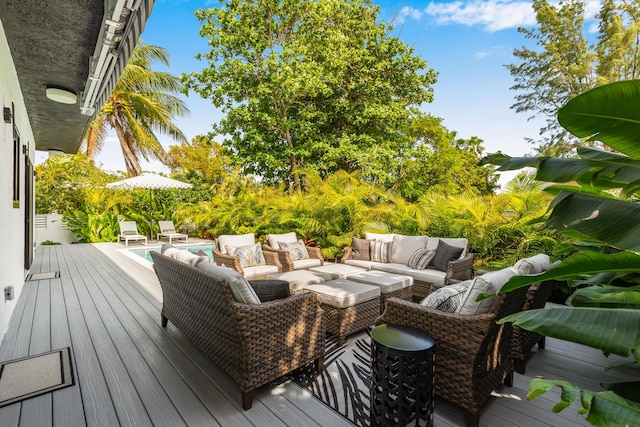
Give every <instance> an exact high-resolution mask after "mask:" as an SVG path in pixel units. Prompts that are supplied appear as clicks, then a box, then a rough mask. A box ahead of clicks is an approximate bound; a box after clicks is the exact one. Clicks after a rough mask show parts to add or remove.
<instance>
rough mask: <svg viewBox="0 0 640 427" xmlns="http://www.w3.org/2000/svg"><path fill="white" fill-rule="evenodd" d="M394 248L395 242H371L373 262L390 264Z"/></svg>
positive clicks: (370, 249)
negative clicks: (392, 248)
mask: <svg viewBox="0 0 640 427" xmlns="http://www.w3.org/2000/svg"><path fill="white" fill-rule="evenodd" d="M392 246H393V242H370V243H369V251H370V252H371V261H374V262H389V255H390V254H391V247H392Z"/></svg>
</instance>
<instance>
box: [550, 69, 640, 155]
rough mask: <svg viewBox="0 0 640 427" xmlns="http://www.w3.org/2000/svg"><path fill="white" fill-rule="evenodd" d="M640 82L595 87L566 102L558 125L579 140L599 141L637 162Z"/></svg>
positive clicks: (639, 151) (639, 130) (638, 150)
mask: <svg viewBox="0 0 640 427" xmlns="http://www.w3.org/2000/svg"><path fill="white" fill-rule="evenodd" d="M639 99H640V80H626V81H621V82H616V83H611V84H607V85H603V86H598V87H596V88H594V89H591V90H589V91H587V92H585V93H583V94H581V95H578V96H576V97H575V98H573V99H572V100H570V101H569V102H568V103H567V105H565V106H564V107H562V108H561V109H560V110H559V111H558V122H560V124H561V125H562V126H563V127H564V128H565V129H567V130H568V131H569V132H571V133H572V134H574V135H575V136H577V137H580V138H589V139H591V140H597V141H601V142H603V143H605V144H607V145H608V146H610V147H612V148H614V149H616V150H618V151H620V152H621V153H624V154H626V155H628V156H630V157H633V158H634V159H640V144H638V135H640V108H638V100H639Z"/></svg>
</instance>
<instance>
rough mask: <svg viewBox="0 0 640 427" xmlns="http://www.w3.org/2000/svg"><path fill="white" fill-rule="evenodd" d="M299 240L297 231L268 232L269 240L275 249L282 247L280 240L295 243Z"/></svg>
mask: <svg viewBox="0 0 640 427" xmlns="http://www.w3.org/2000/svg"><path fill="white" fill-rule="evenodd" d="M297 241H298V237H297V236H296V232H295V231H292V232H291V233H285V234H267V242H268V243H269V246H271V247H272V248H273V249H280V245H279V244H278V242H284V243H293V242H297Z"/></svg>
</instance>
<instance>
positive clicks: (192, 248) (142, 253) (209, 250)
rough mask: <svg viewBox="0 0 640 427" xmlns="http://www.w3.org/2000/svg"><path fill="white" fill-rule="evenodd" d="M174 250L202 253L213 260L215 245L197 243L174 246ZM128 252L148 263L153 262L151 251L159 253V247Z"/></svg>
mask: <svg viewBox="0 0 640 427" xmlns="http://www.w3.org/2000/svg"><path fill="white" fill-rule="evenodd" d="M174 246H175V247H176V248H180V249H186V250H188V251H189V252H198V251H203V252H204V253H206V254H207V255H208V256H209V259H211V260H213V250H214V249H215V248H216V244H215V243H198V244H194V245H174ZM128 251H129V252H131V253H133V254H136V255H138V256H139V257H142V258H144V259H146V260H147V261H149V262H153V260H152V259H151V251H154V252H160V246H153V247H147V248H135V249H129V250H128Z"/></svg>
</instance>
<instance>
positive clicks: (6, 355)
mask: <svg viewBox="0 0 640 427" xmlns="http://www.w3.org/2000/svg"><path fill="white" fill-rule="evenodd" d="M122 248H123V245H118V244H97V245H80V244H78V245H60V246H40V247H39V248H38V249H37V250H36V254H35V259H34V263H33V265H32V268H31V271H30V272H31V273H38V272H49V271H60V278H56V279H48V280H39V281H31V282H26V283H25V287H24V289H23V292H22V295H21V296H20V298H19V300H18V302H17V305H16V309H15V311H14V313H13V316H12V318H11V321H10V323H9V330H8V331H7V333H6V334H5V337H4V339H3V342H2V345H1V346H0V360H2V361H6V360H10V359H13V358H18V357H24V356H27V355H33V354H37V353H42V352H45V351H49V350H53V349H57V348H63V347H66V346H70V347H71V348H72V356H73V366H74V370H75V377H76V383H75V385H73V386H71V387H67V388H64V389H61V390H57V391H55V392H53V393H48V394H45V395H43V396H40V397H36V398H32V399H28V400H25V401H23V402H19V403H15V404H12V405H8V406H6V407H4V408H0V425H2V426H3V427H4V426H7V427H21V426H25V427H27V426H33V425H39V426H40V425H43V426H54V425H57V426H60V425H63V426H84V425H88V426H115V425H167V426H178V425H187V426H199V425H207V426H215V425H221V426H227V425H242V426H245V425H255V426H263V425H269V426H286V425H289V426H298V425H305V426H313V425H317V426H320V425H322V426H325V425H331V426H340V425H350V423H349V422H348V421H347V420H345V419H344V418H343V417H342V416H340V415H339V414H337V413H335V412H333V411H332V410H331V409H329V408H328V407H326V406H325V405H324V404H322V403H321V402H319V401H318V400H317V399H315V398H314V397H313V396H312V395H311V394H310V393H309V392H307V391H306V390H303V389H301V388H300V387H298V386H297V385H296V384H294V383H291V382H284V383H282V384H279V385H274V386H264V387H262V388H260V389H259V390H257V391H256V396H255V400H254V404H253V408H252V409H251V410H249V411H243V410H242V408H241V404H240V389H239V386H238V384H237V383H235V382H234V381H233V380H232V379H231V377H229V376H228V375H227V374H226V373H224V372H223V371H221V370H220V369H219V368H218V367H217V366H215V365H214V364H212V363H211V362H210V361H209V360H208V359H207V358H206V357H205V356H204V355H203V354H202V353H201V352H200V351H198V350H197V349H196V348H194V347H193V346H192V345H191V344H190V343H189V342H188V340H186V338H185V337H184V336H183V335H182V333H181V332H180V331H178V330H177V329H176V328H175V327H174V326H173V325H172V324H169V325H168V326H167V327H166V328H162V327H161V326H160V309H161V302H160V301H161V299H162V291H161V288H160V286H159V283H158V281H157V277H156V276H155V273H154V272H153V269H152V268H151V267H150V264H149V263H145V262H144V261H142V262H141V261H140V260H136V258H132V257H130V256H128V255H126V254H125V253H124V252H122V251H121V249H122ZM619 360H622V358H620V357H618V356H612V357H611V358H609V359H605V358H604V357H603V356H602V354H601V353H600V352H599V351H597V350H593V349H590V348H587V347H583V346H578V345H576V344H573V343H568V342H565V341H561V340H554V339H547V348H546V349H543V350H537V349H536V351H535V355H533V356H532V357H531V359H530V361H529V363H528V365H527V374H526V375H524V376H523V375H519V374H516V375H515V381H514V387H512V388H509V387H505V386H501V387H499V388H498V389H497V390H496V392H495V393H494V396H492V397H491V398H490V399H489V401H488V402H487V404H486V405H485V407H484V408H483V412H482V414H481V417H480V424H481V425H482V426H487V427H488V426H491V427H494V426H495V427H501V426H505V427H506V426H514V425H518V426H527V427H537V426H554V427H575V426H587V425H588V423H587V422H586V421H585V420H584V416H583V415H580V414H578V413H577V409H578V408H577V406H576V405H574V407H571V408H567V409H565V410H564V411H563V412H561V413H560V414H554V413H552V412H551V408H552V407H553V406H554V405H555V404H556V403H557V402H558V400H559V398H560V391H559V389H554V390H551V391H549V392H548V393H547V394H545V395H543V396H540V397H538V398H536V399H534V400H532V401H527V400H526V394H527V391H528V387H529V382H530V380H531V378H533V377H534V376H536V375H542V376H544V377H546V378H562V379H568V380H569V381H571V382H573V383H574V384H576V385H579V386H582V387H585V388H590V389H591V390H597V385H598V383H599V382H602V381H621V380H626V379H628V378H629V377H631V376H634V375H635V376H636V377H637V375H638V370H637V369H635V368H628V367H622V368H616V369H613V370H611V371H609V372H606V373H603V372H602V367H604V366H607V365H608V364H610V363H613V362H615V361H619ZM436 363H437V362H436ZM435 423H436V425H437V426H445V427H447V426H462V425H464V416H463V414H462V412H461V411H460V410H459V409H458V408H456V407H454V406H452V405H450V404H448V403H446V402H444V401H441V400H439V399H438V400H436V405H435Z"/></svg>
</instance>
